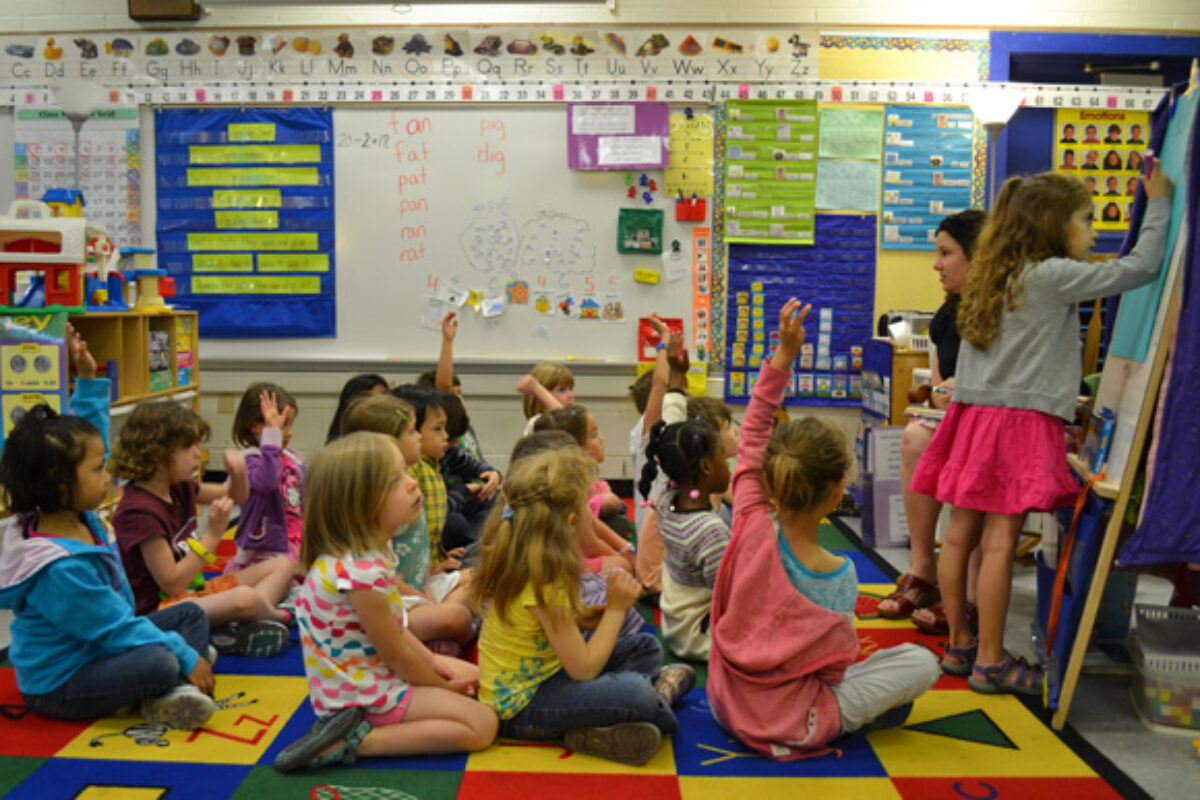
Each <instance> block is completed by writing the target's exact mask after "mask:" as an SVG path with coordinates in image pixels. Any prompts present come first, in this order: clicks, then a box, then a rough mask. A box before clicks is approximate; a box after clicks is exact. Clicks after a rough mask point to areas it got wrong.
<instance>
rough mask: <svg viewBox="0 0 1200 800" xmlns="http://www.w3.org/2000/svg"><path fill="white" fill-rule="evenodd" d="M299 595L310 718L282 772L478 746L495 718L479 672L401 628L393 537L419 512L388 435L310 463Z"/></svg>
mask: <svg viewBox="0 0 1200 800" xmlns="http://www.w3.org/2000/svg"><path fill="white" fill-rule="evenodd" d="M307 503H308V505H307V509H306V511H307V513H306V514H305V516H304V546H303V548H302V550H301V556H300V559H301V563H302V565H303V567H304V568H305V569H306V570H307V571H308V576H307V577H306V578H305V580H304V585H303V586H302V587H301V589H300V596H299V598H297V601H296V609H297V612H298V613H299V617H300V619H299V625H300V633H301V637H300V640H301V643H302V645H303V647H304V671H305V673H306V674H307V675H308V683H309V699H310V700H311V701H312V706H313V711H315V712H316V714H317V723H316V725H314V726H313V727H312V728H311V729H310V730H309V732H308V735H306V736H305V737H304V738H302V739H300V740H299V741H296V742H294V743H292V744H290V745H288V747H286V748H285V749H284V750H283V752H281V753H280V754H279V757H278V758H277V759H276V760H275V768H276V769H277V770H279V771H280V772H293V771H295V770H299V769H302V768H304V767H321V766H327V765H334V764H353V763H354V762H355V760H356V759H357V758H359V757H363V756H385V755H390V756H395V755H419V754H432V753H458V752H463V751H476V750H482V749H484V748H485V747H487V746H488V745H490V744H491V743H492V741H493V740H494V739H495V738H496V715H495V714H493V713H492V711H491V710H490V709H488V708H487V707H485V706H483V705H481V704H480V703H477V702H475V701H474V700H473V699H471V698H472V696H473V695H474V694H475V689H476V687H477V685H478V676H479V673H478V670H477V669H476V668H475V666H474V665H472V664H468V663H466V662H465V661H458V660H456V659H451V658H446V657H444V656H437V655H434V654H433V653H431V652H429V650H428V649H426V647H425V645H423V644H421V642H420V640H419V639H417V637H416V636H414V635H413V633H412V631H410V630H409V629H408V624H407V621H406V616H405V611H404V604H403V602H402V601H401V599H400V595H399V593H398V592H397V591H396V585H395V583H394V582H393V578H394V576H395V572H396V557H395V555H394V554H393V553H392V549H391V539H392V535H393V534H394V533H395V532H396V529H397V528H398V527H400V526H401V525H404V524H406V523H410V522H413V521H415V520H416V519H417V517H418V515H419V514H420V513H421V491H420V489H418V488H417V482H416V480H414V479H413V478H412V477H410V476H409V475H408V473H407V471H406V467H405V462H404V456H403V455H401V453H400V448H399V446H398V445H397V444H396V441H395V439H393V438H392V437H389V436H385V435H383V434H379V433H367V432H365V431H364V432H359V433H352V434H350V435H349V436H347V437H345V438H344V439H340V440H338V441H336V442H334V443H333V444H330V445H329V446H327V447H326V448H325V449H324V450H322V451H321V452H320V453H318V454H317V456H316V457H315V458H314V459H313V462H312V469H311V471H310V475H309V493H308V500H307Z"/></svg>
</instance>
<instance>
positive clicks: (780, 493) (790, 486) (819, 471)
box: [763, 417, 850, 511]
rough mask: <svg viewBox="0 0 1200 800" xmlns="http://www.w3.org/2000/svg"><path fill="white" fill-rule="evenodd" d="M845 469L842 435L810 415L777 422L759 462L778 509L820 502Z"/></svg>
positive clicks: (847, 459) (795, 508)
mask: <svg viewBox="0 0 1200 800" xmlns="http://www.w3.org/2000/svg"><path fill="white" fill-rule="evenodd" d="M849 470H850V453H849V450H848V449H847V447H846V437H845V436H844V435H843V434H842V432H841V431H840V430H838V429H837V428H834V427H832V426H831V425H829V424H828V423H826V422H822V421H821V420H818V419H815V418H813V417H805V418H804V419H801V420H798V421H796V422H787V423H784V424H783V425H780V426H778V427H777V428H776V429H775V431H774V432H773V433H772V434H771V441H770V442H769V443H768V444H767V452H766V458H765V460H764V463H763V473H764V474H763V477H764V479H765V480H766V483H767V488H768V490H769V491H770V493H771V498H772V500H773V501H774V503H775V507H776V508H778V509H779V510H780V511H784V510H787V511H809V510H811V509H813V508H815V507H816V506H818V505H820V504H821V503H824V502H825V501H826V500H827V499H829V495H830V493H831V492H832V491H833V490H834V488H835V487H836V486H837V484H838V482H839V481H841V480H842V479H843V478H844V477H846V473H847V472H849Z"/></svg>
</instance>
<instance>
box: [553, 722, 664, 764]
mask: <svg viewBox="0 0 1200 800" xmlns="http://www.w3.org/2000/svg"><path fill="white" fill-rule="evenodd" d="M563 744H565V745H566V746H567V749H568V750H570V751H572V752H575V753H584V754H586V755H589V756H596V757H597V758H606V759H608V760H609V761H619V762H620V763H622V764H630V765H632V766H635V767H640V766H641V765H642V764H645V763H646V762H647V761H649V760H650V759H652V758H654V754H655V753H657V752H658V748H659V747H660V746H661V745H662V731H660V730H659V729H658V726H657V725H655V724H654V723H652V722H622V723H620V724H619V725H609V726H608V727H605V728H572V729H571V730H569V731H567V733H566V735H565V736H563Z"/></svg>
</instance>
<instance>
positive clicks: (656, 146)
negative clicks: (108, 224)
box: [596, 136, 662, 165]
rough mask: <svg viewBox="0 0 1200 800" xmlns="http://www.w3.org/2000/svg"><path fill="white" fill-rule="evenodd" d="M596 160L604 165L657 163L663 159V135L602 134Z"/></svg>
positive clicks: (598, 142)
mask: <svg viewBox="0 0 1200 800" xmlns="http://www.w3.org/2000/svg"><path fill="white" fill-rule="evenodd" d="M596 160H597V161H598V162H599V163H600V164H603V165H613V164H657V163H659V162H660V161H662V137H661V136H601V137H600V138H599V139H598V140H597V141H596Z"/></svg>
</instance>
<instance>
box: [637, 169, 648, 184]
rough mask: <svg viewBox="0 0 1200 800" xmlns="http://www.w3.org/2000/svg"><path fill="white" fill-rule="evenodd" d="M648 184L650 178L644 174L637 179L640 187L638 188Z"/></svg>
mask: <svg viewBox="0 0 1200 800" xmlns="http://www.w3.org/2000/svg"><path fill="white" fill-rule="evenodd" d="M649 182H650V176H649V175H647V174H646V173H644V172H643V173H642V177H640V178H638V185H640V186H645V185H646V184H647V183H649Z"/></svg>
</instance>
